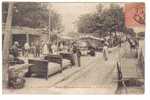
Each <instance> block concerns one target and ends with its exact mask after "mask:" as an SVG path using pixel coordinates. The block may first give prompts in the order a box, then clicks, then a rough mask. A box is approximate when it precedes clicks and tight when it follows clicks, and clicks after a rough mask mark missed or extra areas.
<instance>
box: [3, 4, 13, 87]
mask: <svg viewBox="0 0 150 100" xmlns="http://www.w3.org/2000/svg"><path fill="white" fill-rule="evenodd" d="M12 16H13V3H12V2H11V3H9V7H8V15H7V19H6V24H5V33H4V42H3V43H4V44H3V76H2V77H3V88H7V87H8V67H9V63H8V60H9V47H10V38H11V24H12Z"/></svg>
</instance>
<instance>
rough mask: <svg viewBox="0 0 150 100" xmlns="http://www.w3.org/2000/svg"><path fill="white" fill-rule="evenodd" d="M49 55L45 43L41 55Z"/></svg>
mask: <svg viewBox="0 0 150 100" xmlns="http://www.w3.org/2000/svg"><path fill="white" fill-rule="evenodd" d="M48 54H49V49H48V45H47V43H46V42H45V43H44V45H43V55H48Z"/></svg>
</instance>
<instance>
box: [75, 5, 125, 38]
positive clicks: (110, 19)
mask: <svg viewBox="0 0 150 100" xmlns="http://www.w3.org/2000/svg"><path fill="white" fill-rule="evenodd" d="M96 7H97V12H96V13H94V14H93V13H89V14H85V15H82V16H81V17H80V18H79V20H78V22H77V27H78V31H79V32H81V33H99V36H100V37H102V36H107V35H110V36H111V33H112V32H123V31H124V29H125V23H124V13H123V9H122V8H121V7H120V6H118V5H115V4H111V5H110V8H109V9H104V8H103V5H102V4H99V5H98V6H96Z"/></svg>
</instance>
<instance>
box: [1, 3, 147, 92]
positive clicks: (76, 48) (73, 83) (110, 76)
mask: <svg viewBox="0 0 150 100" xmlns="http://www.w3.org/2000/svg"><path fill="white" fill-rule="evenodd" d="M1 24H2V34H1V35H2V54H3V57H2V58H3V67H2V73H3V74H2V78H3V80H2V82H3V94H144V87H145V83H144V79H145V78H144V76H145V73H144V72H145V71H144V69H145V66H144V63H145V61H144V56H145V52H144V51H145V45H144V44H145V41H144V40H145V3H144V2H138V3H137V2H128V3H124V2H115V3H111V2H107V3H104V2H91V3H90V2H89V3H86V2H72V3H71V2H68V3H67V2H59V3H53V2H2V23H1Z"/></svg>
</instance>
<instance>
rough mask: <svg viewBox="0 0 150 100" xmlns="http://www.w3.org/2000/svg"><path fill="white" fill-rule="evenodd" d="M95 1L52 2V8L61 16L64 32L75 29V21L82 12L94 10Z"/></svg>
mask: <svg viewBox="0 0 150 100" xmlns="http://www.w3.org/2000/svg"><path fill="white" fill-rule="evenodd" d="M96 5H97V3H53V4H52V8H53V9H54V10H56V11H57V12H58V13H59V14H60V15H61V16H62V24H63V25H64V28H65V30H64V33H68V32H72V31H76V25H75V22H76V21H77V20H78V17H79V16H80V15H82V14H86V13H91V12H95V11H96Z"/></svg>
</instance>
